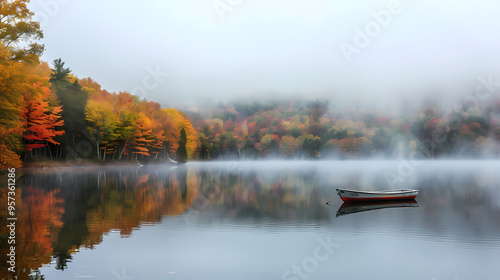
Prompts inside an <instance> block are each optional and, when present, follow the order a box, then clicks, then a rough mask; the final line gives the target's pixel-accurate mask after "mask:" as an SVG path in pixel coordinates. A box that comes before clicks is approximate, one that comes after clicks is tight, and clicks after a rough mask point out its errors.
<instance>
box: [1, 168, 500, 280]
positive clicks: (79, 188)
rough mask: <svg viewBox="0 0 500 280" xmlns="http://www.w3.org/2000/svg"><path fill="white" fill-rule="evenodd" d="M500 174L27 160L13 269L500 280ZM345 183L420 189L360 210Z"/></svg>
mask: <svg viewBox="0 0 500 280" xmlns="http://www.w3.org/2000/svg"><path fill="white" fill-rule="evenodd" d="M20 172H21V171H19V173H20ZM18 175H21V174H18ZM2 180H3V181H2V182H4V181H5V182H6V179H5V177H2ZM499 182H500V162H499V161H424V162H407V161H253V162H244V161H243V162H238V161H232V162H223V161H220V162H189V163H188V164H185V165H180V166H175V165H147V166H125V167H124V166H121V167H72V168H47V169H28V170H25V171H23V174H22V177H20V178H18V179H17V188H18V190H17V193H16V197H17V200H16V201H17V203H16V205H17V209H16V211H17V212H16V215H17V217H18V220H17V231H16V244H17V247H16V256H17V263H16V264H17V266H16V268H17V269H18V273H17V275H18V277H19V278H18V279H81V278H83V279H86V278H89V279H105V280H125V279H127V280H128V279H135V280H141V279H176V280H180V279H294V280H297V279H384V280H388V279H428V280H432V279H435V280H441V279H460V280H462V279H481V280H486V279H498V277H499V276H498V275H499V274H500V266H499V265H498V260H499V256H500V184H499ZM2 184H4V183H2ZM338 187H345V188H353V189H360V190H382V189H391V188H414V189H418V190H420V193H419V195H418V197H417V199H416V202H413V203H410V202H406V203H388V204H387V203H386V204H375V205H373V204H371V205H355V206H352V205H343V204H342V201H341V200H340V198H339V197H338V196H337V194H336V192H335V189H336V188H338ZM2 191H3V192H4V193H6V192H7V190H6V189H5V188H3V189H2ZM4 193H2V203H3V205H7V199H6V198H5V197H6V196H5V195H4ZM327 202H328V204H327ZM4 208H5V207H4ZM2 211H3V212H0V213H1V214H2V221H1V223H2V224H1V225H2V230H3V231H2V233H4V229H5V228H6V223H7V221H6V212H5V210H2ZM6 240H7V237H6V235H5V234H4V235H2V239H1V241H2V243H1V244H2V247H1V253H2V256H1V257H2V266H5V258H6V254H7V253H8V251H7V250H8V247H7V246H6ZM2 277H4V278H5V279H7V274H6V273H3V274H2ZM2 279H3V278H2Z"/></svg>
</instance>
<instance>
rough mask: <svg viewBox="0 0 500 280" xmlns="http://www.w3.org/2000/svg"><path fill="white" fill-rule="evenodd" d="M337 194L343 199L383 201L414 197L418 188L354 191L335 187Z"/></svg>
mask: <svg viewBox="0 0 500 280" xmlns="http://www.w3.org/2000/svg"><path fill="white" fill-rule="evenodd" d="M337 194H338V195H339V196H340V198H341V199H342V200H343V201H348V202H355V201H383V200H407V199H415V198H416V197H417V195H418V190H387V191H356V190H348V189H337Z"/></svg>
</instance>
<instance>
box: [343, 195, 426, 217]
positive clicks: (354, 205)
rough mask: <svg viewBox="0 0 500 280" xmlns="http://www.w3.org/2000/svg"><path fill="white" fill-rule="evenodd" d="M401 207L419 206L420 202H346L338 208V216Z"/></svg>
mask: <svg viewBox="0 0 500 280" xmlns="http://www.w3.org/2000/svg"><path fill="white" fill-rule="evenodd" d="M400 207H418V203H417V201H416V200H414V199H412V200H399V201H397V200H396V201H383V202H344V203H343V204H342V206H340V208H339V210H337V217H338V216H342V215H347V214H353V213H359V212H365V211H372V210H379V209H385V208H400Z"/></svg>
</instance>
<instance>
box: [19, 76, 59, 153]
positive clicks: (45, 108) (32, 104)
mask: <svg viewBox="0 0 500 280" xmlns="http://www.w3.org/2000/svg"><path fill="white" fill-rule="evenodd" d="M33 89H34V90H37V91H41V92H40V94H38V96H36V97H33V96H30V95H25V97H24V98H25V103H26V107H25V110H24V112H23V116H24V118H25V120H26V125H25V127H26V131H25V133H24V139H25V140H26V142H27V151H28V152H31V151H33V149H37V148H46V149H45V150H46V151H47V150H48V152H49V155H50V157H51V158H53V156H52V153H51V151H50V147H49V144H54V145H59V142H56V141H55V140H54V138H55V137H56V136H61V135H63V134H64V130H61V129H58V128H59V127H61V126H63V124H64V121H63V120H60V118H61V116H60V112H61V111H62V109H61V107H54V108H50V107H49V102H48V99H49V97H50V94H51V93H50V89H49V88H48V87H47V86H43V85H41V84H34V85H33Z"/></svg>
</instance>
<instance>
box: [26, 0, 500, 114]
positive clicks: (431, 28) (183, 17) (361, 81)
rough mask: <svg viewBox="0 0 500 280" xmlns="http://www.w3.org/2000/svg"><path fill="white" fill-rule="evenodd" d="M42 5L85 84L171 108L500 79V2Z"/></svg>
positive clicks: (42, 0)
mask: <svg viewBox="0 0 500 280" xmlns="http://www.w3.org/2000/svg"><path fill="white" fill-rule="evenodd" d="M436 2H438V3H436ZM30 8H31V9H32V10H33V11H34V12H35V13H36V18H37V19H38V20H40V21H41V23H42V28H43V30H44V32H45V39H44V40H43V43H44V44H45V46H46V51H45V54H44V56H43V59H44V60H46V61H49V62H51V61H52V60H53V59H56V58H59V57H61V58H62V59H63V61H65V62H66V64H67V66H69V67H70V68H71V69H72V70H73V72H74V73H75V74H76V75H77V76H78V77H81V78H83V77H88V76H90V77H92V78H94V79H95V80H96V81H97V82H99V83H100V84H101V85H102V86H103V87H104V88H105V89H107V90H110V91H119V90H127V91H131V92H133V93H137V94H139V95H141V96H143V97H146V98H147V99H149V100H155V101H158V102H160V103H161V104H162V105H164V106H175V105H179V104H184V103H189V102H192V101H212V102H214V101H218V100H220V99H223V100H228V99H234V98H239V97H245V98H260V97H266V96H294V95H301V96H304V97H306V98H314V97H320V98H325V97H328V98H332V99H333V100H334V101H337V102H340V101H342V100H349V101H351V100H353V99H358V100H361V101H358V102H360V103H358V104H361V105H362V103H363V102H364V103H366V104H373V103H377V104H379V105H384V104H393V103H394V102H395V101H396V100H397V102H400V100H407V102H408V101H413V100H417V99H418V98H420V97H421V96H423V95H428V94H434V95H436V94H439V96H441V97H442V98H444V99H446V98H450V96H461V95H463V94H470V93H472V90H473V88H474V86H475V85H476V84H477V83H478V81H477V77H478V76H480V75H487V74H490V73H491V74H493V77H498V78H497V79H496V80H500V51H499V49H498V48H499V46H500V36H499V35H500V34H499V33H500V17H499V16H498V15H499V14H500V2H499V1H494V0H482V1H481V0H474V1H456V0H455V1H452V0H442V1H430V0H418V1H417V0H400V1H393V0H381V1H379V0H365V1H361V0H349V1H347V0H343V1H340V0H338V1H336V0H331V1H327V0H307V1H306V0H300V1H299V0H251V1H250V0H216V1H214V0H165V1H160V0H143V1H128V0H105V1H103V0H100V1H98V0H85V1H82V0H34V1H32V3H31V4H30ZM383 10H384V11H383ZM377 14H378V16H377ZM388 14H390V18H388V17H387V15H388ZM376 17H379V20H378V22H377V20H376ZM358 30H363V31H362V32H363V34H364V35H360V33H359V32H360V31H358ZM364 36H367V37H366V38H364V39H365V40H364V41H363V38H362V37H364ZM360 38H361V39H360ZM367 38H368V40H369V44H367V43H366V42H367V41H366V39H367ZM341 46H344V51H343V50H342V48H341ZM345 46H350V47H349V48H348V49H349V50H350V51H352V53H351V54H350V55H346V51H345ZM353 50H354V51H353ZM151 72H157V74H156V75H154V74H153V75H152V74H151ZM167 72H168V74H169V75H168V77H167V75H166V73H167ZM416 97H417V99H416ZM450 99H451V98H450Z"/></svg>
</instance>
